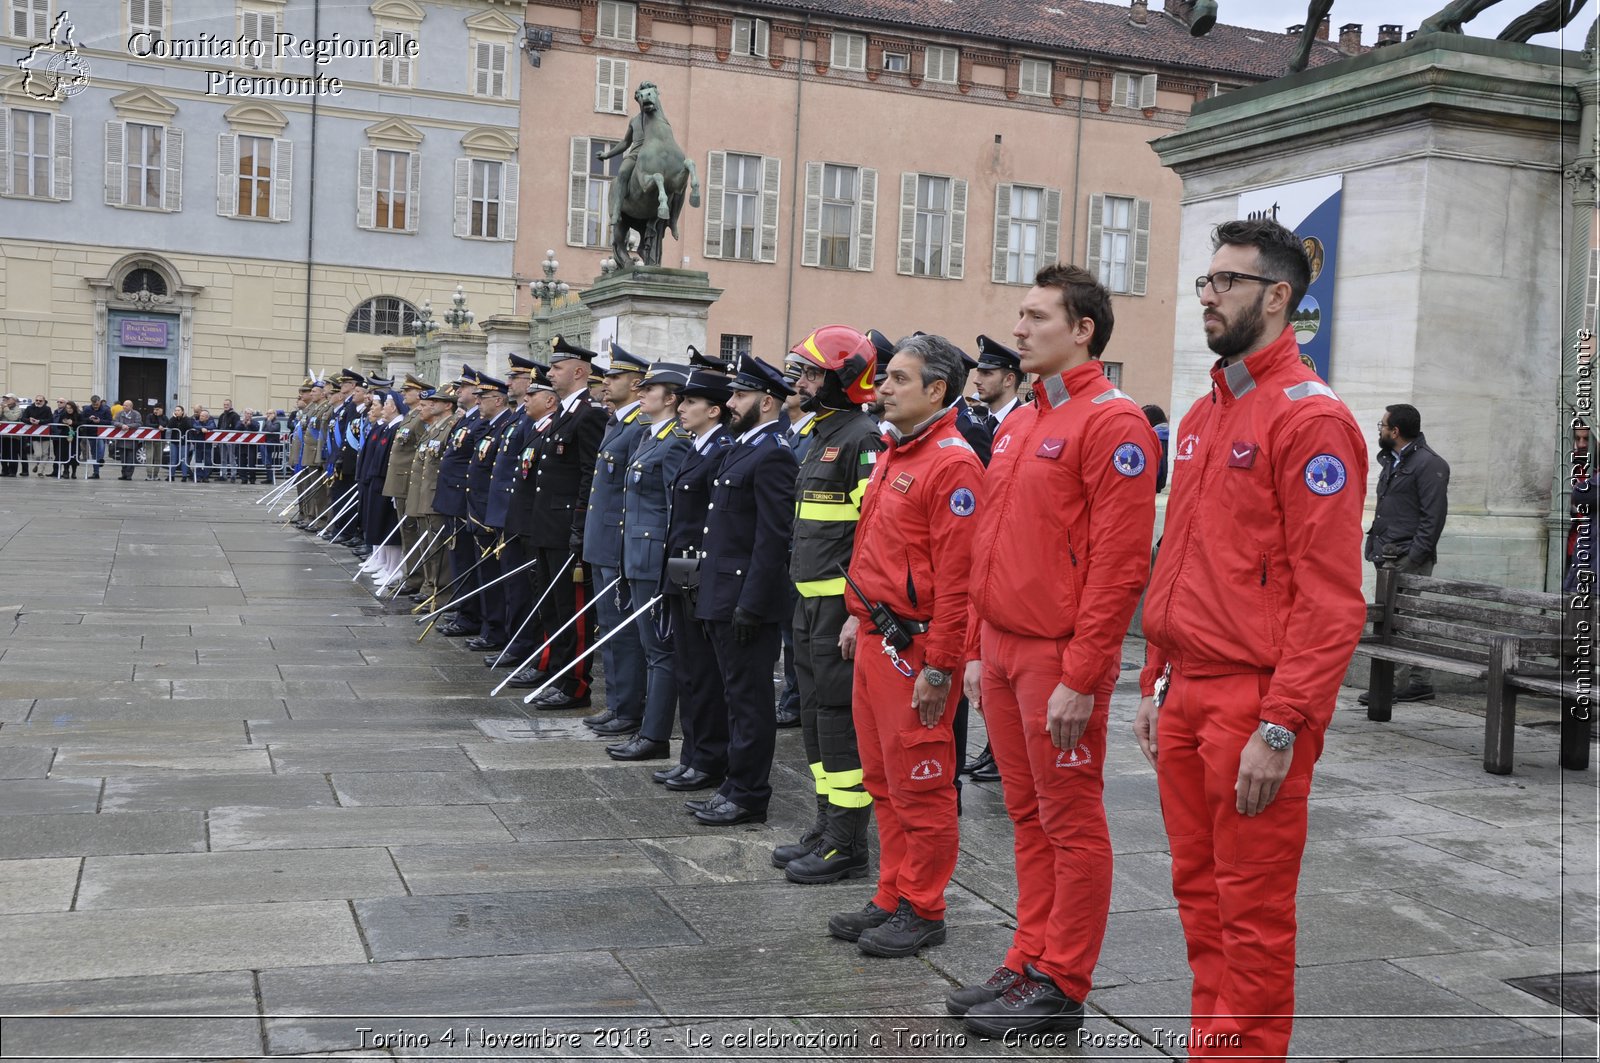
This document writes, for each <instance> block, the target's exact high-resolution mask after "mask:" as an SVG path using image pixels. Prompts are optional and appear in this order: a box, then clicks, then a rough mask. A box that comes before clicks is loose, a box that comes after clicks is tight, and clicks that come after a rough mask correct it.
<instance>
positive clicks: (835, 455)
mask: <svg viewBox="0 0 1600 1063" xmlns="http://www.w3.org/2000/svg"><path fill="white" fill-rule="evenodd" d="M811 423H812V425H813V426H814V427H812V429H811V433H810V434H811V445H810V448H809V449H808V450H807V451H806V460H805V464H803V465H801V466H800V472H799V475H798V477H797V481H796V484H795V491H796V492H797V493H796V496H795V499H796V502H795V520H794V555H793V557H792V559H791V560H790V562H789V574H790V576H791V577H792V578H793V579H794V586H795V590H797V591H799V592H800V596H801V597H803V598H813V597H822V596H826V595H833V594H839V595H842V594H844V577H843V576H841V575H840V574H839V572H840V569H841V568H848V567H849V565H850V550H851V547H852V546H854V545H855V539H856V523H857V522H858V521H859V520H860V519H861V496H862V495H863V494H865V493H866V489H867V481H868V480H869V479H870V478H871V476H872V468H873V464H874V463H875V462H876V460H877V455H878V452H879V451H881V450H882V449H883V440H882V438H881V437H880V436H879V434H878V426H877V425H876V424H874V423H873V421H872V418H870V417H868V416H867V415H866V414H864V413H862V412H861V411H860V410H834V411H832V412H827V411H824V413H823V414H819V415H818V416H817V418H816V419H815V420H813V421H812V422H811Z"/></svg>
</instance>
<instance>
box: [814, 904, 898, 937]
mask: <svg viewBox="0 0 1600 1063" xmlns="http://www.w3.org/2000/svg"><path fill="white" fill-rule="evenodd" d="M893 915H894V913H893V912H886V911H884V910H883V909H882V908H879V907H878V906H877V905H876V904H873V903H872V902H871V901H868V902H867V903H866V906H865V907H863V908H862V909H861V910H860V911H859V912H838V913H836V914H835V915H832V916H829V917H828V933H830V934H832V935H833V936H834V937H836V938H838V939H839V940H840V941H855V940H856V939H857V938H859V937H861V932H862V931H863V930H871V929H872V928H873V927H875V926H882V925H883V924H884V923H887V922H888V921H889V918H890V917H891V916H893Z"/></svg>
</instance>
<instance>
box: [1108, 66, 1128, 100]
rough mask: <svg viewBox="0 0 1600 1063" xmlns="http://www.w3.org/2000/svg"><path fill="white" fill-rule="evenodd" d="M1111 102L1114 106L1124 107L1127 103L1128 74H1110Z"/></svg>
mask: <svg viewBox="0 0 1600 1063" xmlns="http://www.w3.org/2000/svg"><path fill="white" fill-rule="evenodd" d="M1111 103H1112V106H1115V107H1126V106H1127V104H1128V75H1127V74H1113V75H1111Z"/></svg>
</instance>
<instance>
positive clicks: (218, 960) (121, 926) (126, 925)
mask: <svg viewBox="0 0 1600 1063" xmlns="http://www.w3.org/2000/svg"><path fill="white" fill-rule="evenodd" d="M0 953H3V954H4V955H5V956H6V957H7V962H6V963H5V964H4V965H3V966H0V985H28V984H32V983H35V982H62V981H76V980H79V979H88V978H118V977H126V976H132V975H145V974H180V973H192V972H200V971H239V970H256V969H260V968H265V967H287V966H291V965H292V966H302V967H303V966H316V965H322V964H348V963H363V962H365V960H366V952H365V951H364V950H363V949H362V946H361V938H360V936H359V935H358V934H357V933H356V927H355V921H354V920H353V919H352V918H351V915H350V908H349V906H348V905H347V904H346V903H345V902H343V901H308V902H289V903H284V904H242V905H217V906H212V907H199V906H194V905H189V906H186V907H182V908H123V909H117V910H115V911H95V912H60V913H35V914H32V915H7V916H0Z"/></svg>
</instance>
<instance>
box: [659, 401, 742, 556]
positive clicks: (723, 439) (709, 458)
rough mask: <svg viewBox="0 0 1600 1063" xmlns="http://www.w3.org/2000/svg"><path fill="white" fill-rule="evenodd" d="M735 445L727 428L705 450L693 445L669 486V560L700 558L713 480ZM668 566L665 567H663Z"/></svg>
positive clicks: (714, 437) (714, 434)
mask: <svg viewBox="0 0 1600 1063" xmlns="http://www.w3.org/2000/svg"><path fill="white" fill-rule="evenodd" d="M732 446H733V437H732V436H731V435H729V434H728V430H727V429H726V428H720V427H719V428H717V429H716V431H714V432H712V433H711V438H710V439H709V440H707V441H706V445H705V449H704V450H696V449H695V448H694V444H693V443H691V444H690V445H689V452H688V453H687V454H685V455H684V457H683V464H682V465H680V466H678V475H676V476H674V477H673V478H672V482H671V483H669V484H668V485H667V554H666V556H667V557H698V556H699V554H700V544H701V542H702V541H703V540H704V539H705V530H706V529H705V523H706V512H707V510H706V506H707V504H708V503H709V502H710V501H711V480H712V478H713V477H714V476H715V475H716V472H717V469H718V468H719V467H720V466H721V465H722V459H723V458H724V457H726V456H727V453H728V450H729V448H731V447H732ZM664 567H665V566H664V565H663V568H664Z"/></svg>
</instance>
